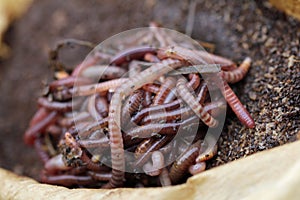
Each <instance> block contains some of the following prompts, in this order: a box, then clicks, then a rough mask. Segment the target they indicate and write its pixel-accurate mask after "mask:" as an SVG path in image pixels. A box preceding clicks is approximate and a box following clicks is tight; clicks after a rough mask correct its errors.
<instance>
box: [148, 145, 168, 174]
mask: <svg viewBox="0 0 300 200" xmlns="http://www.w3.org/2000/svg"><path fill="white" fill-rule="evenodd" d="M151 160H152V164H150V163H149V162H148V163H146V164H144V166H143V170H144V171H145V173H146V174H148V175H150V176H158V175H160V173H161V171H162V168H163V167H164V164H165V163H164V155H163V154H162V153H161V152H160V151H154V152H153V153H152V155H151Z"/></svg>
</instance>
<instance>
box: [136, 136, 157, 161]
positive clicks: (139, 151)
mask: <svg viewBox="0 0 300 200" xmlns="http://www.w3.org/2000/svg"><path fill="white" fill-rule="evenodd" d="M155 141H156V138H149V139H145V140H143V141H142V142H141V143H140V144H139V145H138V146H137V148H136V149H135V152H134V156H135V158H139V157H140V156H141V155H142V154H144V153H145V152H146V151H147V149H148V148H149V147H150V146H151V145H153V143H154V142H155Z"/></svg>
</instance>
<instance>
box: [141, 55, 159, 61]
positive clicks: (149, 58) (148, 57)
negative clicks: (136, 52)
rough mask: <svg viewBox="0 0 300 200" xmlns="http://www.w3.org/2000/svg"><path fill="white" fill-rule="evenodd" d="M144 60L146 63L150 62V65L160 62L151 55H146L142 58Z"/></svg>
mask: <svg viewBox="0 0 300 200" xmlns="http://www.w3.org/2000/svg"><path fill="white" fill-rule="evenodd" d="M144 60H145V61H148V62H151V63H158V62H160V60H159V58H158V57H157V56H156V55H154V54H152V53H146V54H145V56H144Z"/></svg>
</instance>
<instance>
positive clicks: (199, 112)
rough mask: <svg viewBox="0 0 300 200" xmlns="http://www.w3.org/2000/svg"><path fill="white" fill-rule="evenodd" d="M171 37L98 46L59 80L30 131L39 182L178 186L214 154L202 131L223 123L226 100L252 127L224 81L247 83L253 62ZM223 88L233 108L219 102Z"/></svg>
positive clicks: (143, 36)
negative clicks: (40, 163) (40, 166)
mask: <svg viewBox="0 0 300 200" xmlns="http://www.w3.org/2000/svg"><path fill="white" fill-rule="evenodd" d="M171 35H172V34H171V33H170V34H168V33H167V32H166V30H162V29H159V28H158V25H157V24H152V26H151V28H150V31H149V32H143V33H139V34H137V35H135V36H134V37H133V38H130V37H129V38H128V40H125V39H126V38H125V39H124V38H123V39H122V40H124V43H121V44H120V46H118V45H116V44H111V46H109V47H107V48H108V49H106V48H105V49H95V51H93V53H92V54H91V55H92V56H89V57H88V58H87V59H86V60H85V61H84V62H82V63H81V64H80V65H78V66H77V67H75V69H74V70H73V71H72V73H71V74H70V75H69V73H68V72H61V73H60V74H58V73H57V74H56V75H55V76H54V77H55V78H56V79H57V80H54V81H53V82H51V83H49V85H48V86H47V88H46V89H47V90H45V91H46V93H45V94H44V95H43V97H40V98H39V99H38V105H39V109H38V111H37V112H36V113H35V115H34V117H33V118H32V120H31V121H30V124H29V128H28V129H27V130H26V132H25V134H24V140H25V142H26V143H27V144H29V145H34V148H35V149H36V151H37V153H38V155H39V157H40V159H41V160H42V161H43V162H44V170H43V173H42V176H41V180H42V182H45V183H50V184H57V185H63V186H67V187H85V186H87V187H98V188H99V187H102V188H116V187H121V186H126V187H127V186H129V187H134V186H135V187H147V186H169V185H172V184H177V183H181V182H183V181H184V178H185V177H187V176H189V175H195V174H198V173H201V172H202V171H204V170H205V168H206V162H207V161H208V160H210V159H213V157H214V156H215V155H216V154H217V150H218V149H217V147H218V146H217V138H215V136H214V135H213V134H208V135H205V132H206V130H207V128H208V127H216V126H217V124H218V121H217V120H216V119H218V120H219V119H220V116H222V113H223V114H224V112H225V110H226V109H225V108H226V107H225V104H226V102H227V103H228V104H229V106H230V107H231V108H232V110H233V111H234V113H235V114H236V115H237V117H238V118H239V120H240V121H241V122H242V123H243V124H244V125H245V126H246V127H249V128H253V127H254V126H255V123H254V120H253V119H252V117H251V116H250V114H249V113H248V111H247V110H246V109H245V107H244V106H243V105H242V104H241V102H240V101H239V99H238V98H237V96H236V95H235V94H234V93H233V91H232V89H231V88H230V86H229V85H228V84H227V82H228V83H235V82H237V81H240V80H241V79H243V78H244V77H245V75H246V74H247V72H248V70H249V68H250V64H251V59H250V58H246V59H245V60H244V61H243V62H242V63H241V65H240V66H239V67H237V66H236V64H235V63H234V62H233V61H231V60H230V59H227V58H223V57H221V56H217V55H214V54H210V53H206V52H204V51H199V50H195V49H196V48H195V47H194V44H191V43H186V42H185V41H181V40H180V38H177V37H176V38H173V36H171ZM116 41H118V40H116ZM145 41H148V42H150V43H151V46H143V45H144V44H145ZM118 42H120V41H118ZM177 43H178V44H177ZM168 46H171V47H168ZM183 46H184V47H183ZM156 47H157V48H156ZM102 51H103V52H102ZM178 68H179V69H178ZM200 72H201V73H200ZM217 78H218V80H217ZM211 89H212V90H211ZM209 90H210V91H209ZM218 90H221V93H222V95H223V96H224V97H225V100H226V102H225V101H222V99H223V98H221V97H220V96H214V95H212V94H213V93H214V92H218ZM220 123H221V121H220ZM208 130H209V129H208ZM215 130H216V129H215ZM203 138H204V141H203V142H202V139H203ZM190 144H192V145H190ZM126 170H129V173H127V172H126ZM130 170H132V172H135V173H132V172H130ZM188 172H189V173H188Z"/></svg>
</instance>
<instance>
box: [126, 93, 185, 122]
mask: <svg viewBox="0 0 300 200" xmlns="http://www.w3.org/2000/svg"><path fill="white" fill-rule="evenodd" d="M182 103H183V101H182V100H181V99H178V100H175V101H172V102H170V103H166V104H162V105H157V106H151V107H148V108H144V109H142V110H141V111H139V112H137V114H136V115H135V116H133V117H132V118H131V121H132V122H134V123H137V124H138V123H139V122H140V121H141V120H142V119H143V118H144V117H145V116H147V115H149V113H156V112H159V111H166V112H167V111H171V110H174V109H177V108H179V107H180V104H182Z"/></svg>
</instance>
